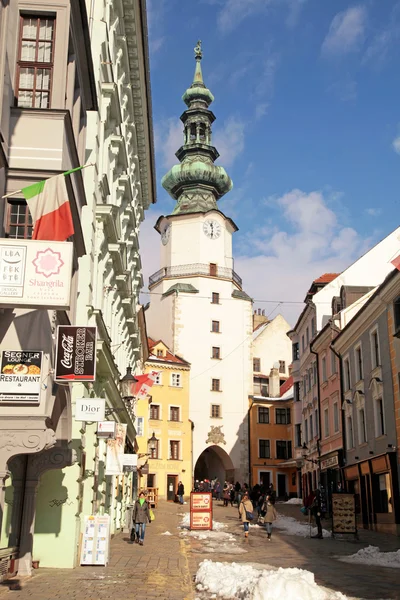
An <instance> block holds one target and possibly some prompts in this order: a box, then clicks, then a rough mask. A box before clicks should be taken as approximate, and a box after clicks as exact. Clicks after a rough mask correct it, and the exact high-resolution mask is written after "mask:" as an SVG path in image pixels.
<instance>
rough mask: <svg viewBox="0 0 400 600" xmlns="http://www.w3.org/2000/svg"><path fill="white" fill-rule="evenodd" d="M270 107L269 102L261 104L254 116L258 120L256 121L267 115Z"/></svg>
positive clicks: (258, 105)
mask: <svg viewBox="0 0 400 600" xmlns="http://www.w3.org/2000/svg"><path fill="white" fill-rule="evenodd" d="M268 107H269V104H268V102H260V103H259V104H257V105H256V109H255V111H254V116H255V118H256V121H258V120H259V119H261V118H262V117H263V116H264V115H266V114H267V111H268Z"/></svg>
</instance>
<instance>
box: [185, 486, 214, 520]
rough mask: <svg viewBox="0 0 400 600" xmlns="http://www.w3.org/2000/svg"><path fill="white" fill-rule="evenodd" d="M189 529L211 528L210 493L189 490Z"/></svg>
mask: <svg viewBox="0 0 400 600" xmlns="http://www.w3.org/2000/svg"><path fill="white" fill-rule="evenodd" d="M190 529H212V494H211V493H209V492H191V494H190Z"/></svg>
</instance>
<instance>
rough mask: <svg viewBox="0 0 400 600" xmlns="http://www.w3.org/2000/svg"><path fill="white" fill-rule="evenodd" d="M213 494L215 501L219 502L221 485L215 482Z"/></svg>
mask: <svg viewBox="0 0 400 600" xmlns="http://www.w3.org/2000/svg"><path fill="white" fill-rule="evenodd" d="M214 492H215V499H216V500H221V484H220V482H219V481H218V479H217V481H216V482H215V486H214Z"/></svg>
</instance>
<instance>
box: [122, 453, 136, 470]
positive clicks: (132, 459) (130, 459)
mask: <svg viewBox="0 0 400 600" xmlns="http://www.w3.org/2000/svg"><path fill="white" fill-rule="evenodd" d="M137 461H138V455H137V454H123V455H122V464H123V465H127V466H128V465H129V466H131V467H137Z"/></svg>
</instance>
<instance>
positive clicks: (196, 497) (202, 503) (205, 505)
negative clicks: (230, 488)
mask: <svg viewBox="0 0 400 600" xmlns="http://www.w3.org/2000/svg"><path fill="white" fill-rule="evenodd" d="M190 500H191V504H190V507H191V508H192V509H193V510H210V503H211V502H212V500H211V494H209V493H205V494H202V493H201V492H200V493H196V494H192V495H191V498H190Z"/></svg>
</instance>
